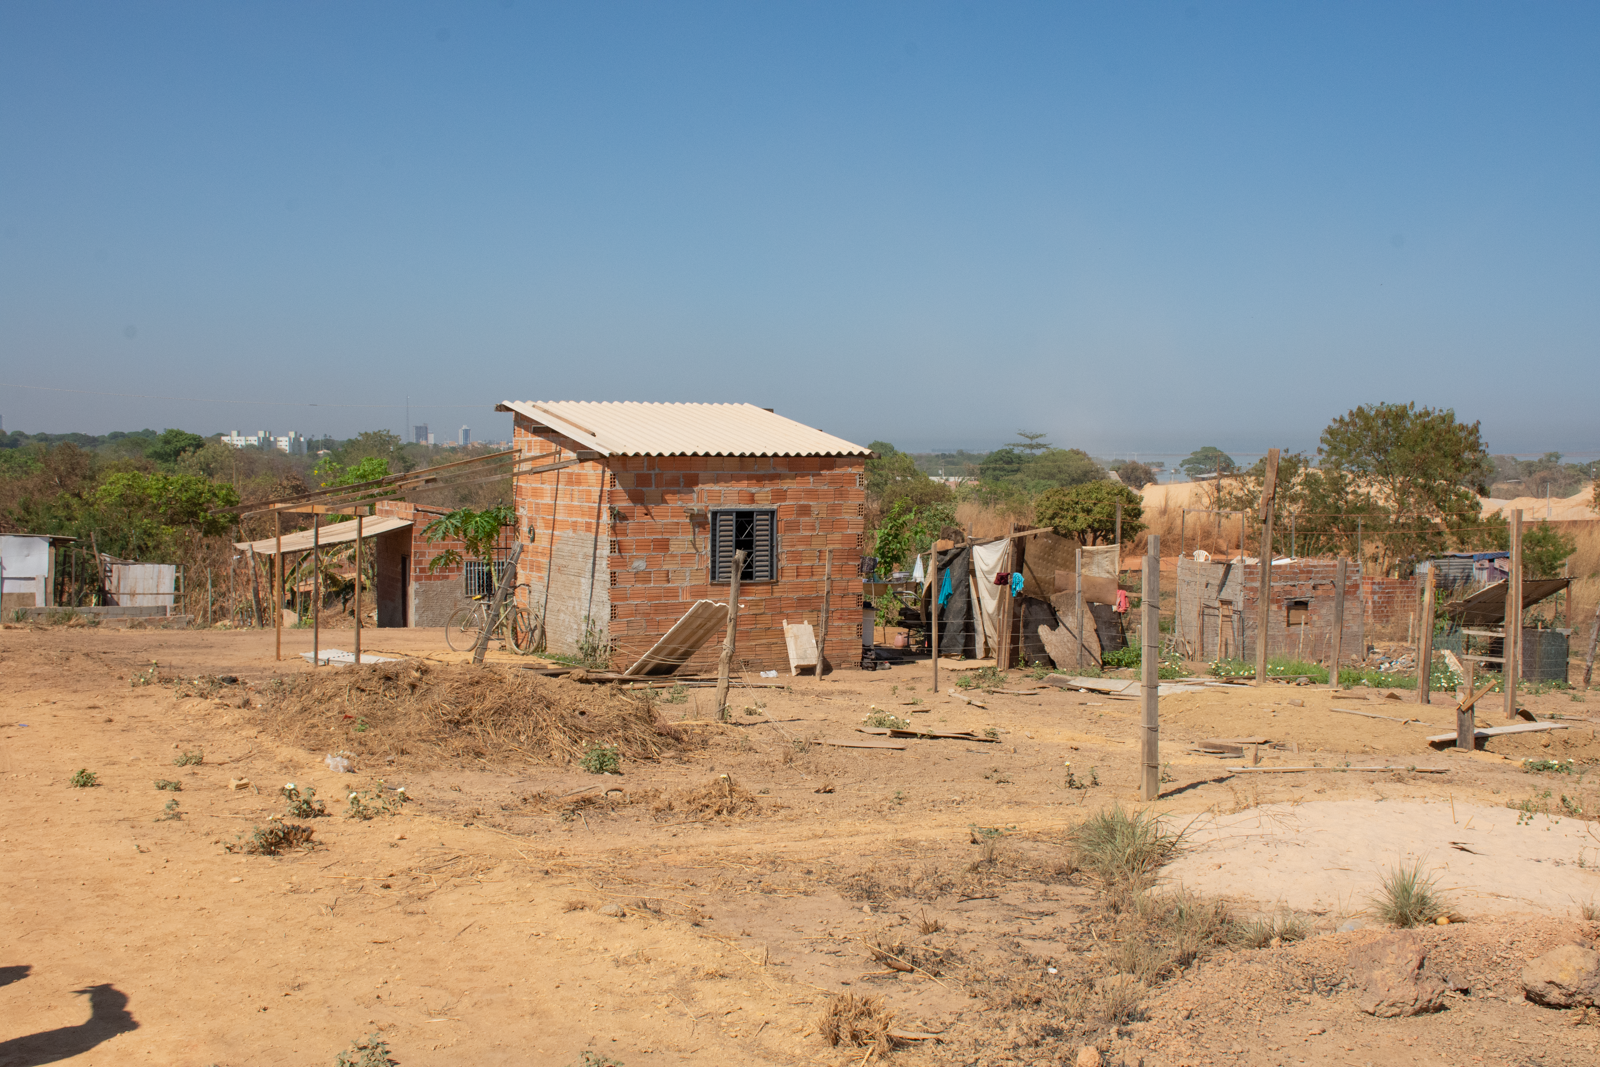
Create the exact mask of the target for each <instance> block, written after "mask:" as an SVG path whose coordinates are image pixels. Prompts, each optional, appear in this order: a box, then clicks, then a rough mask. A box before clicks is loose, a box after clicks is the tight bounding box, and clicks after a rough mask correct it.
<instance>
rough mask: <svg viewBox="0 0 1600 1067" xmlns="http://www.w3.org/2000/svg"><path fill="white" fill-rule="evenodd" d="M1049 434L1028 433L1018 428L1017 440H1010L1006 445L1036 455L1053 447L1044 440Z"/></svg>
mask: <svg viewBox="0 0 1600 1067" xmlns="http://www.w3.org/2000/svg"><path fill="white" fill-rule="evenodd" d="M1049 436H1050V435H1049V434H1047V433H1029V432H1028V431H1026V430H1018V431H1017V437H1018V438H1019V440H1016V441H1012V442H1011V443H1010V444H1009V445H1006V447H1007V448H1019V449H1021V450H1022V451H1024V452H1026V453H1028V454H1029V455H1037V454H1039V453H1040V452H1045V451H1048V450H1049V449H1052V448H1054V447H1055V446H1054V445H1052V444H1050V443H1049V442H1048V441H1046V440H1045V438H1046V437H1049Z"/></svg>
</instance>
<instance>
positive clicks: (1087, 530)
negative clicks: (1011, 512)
mask: <svg viewBox="0 0 1600 1067" xmlns="http://www.w3.org/2000/svg"><path fill="white" fill-rule="evenodd" d="M1118 503H1121V504H1122V537H1123V540H1125V541H1127V540H1131V539H1132V538H1133V537H1134V536H1135V535H1136V534H1138V533H1139V532H1140V531H1142V530H1143V529H1144V523H1142V522H1140V521H1139V520H1140V518H1141V516H1143V514H1144V509H1143V507H1142V505H1141V503H1140V500H1139V494H1138V493H1135V492H1134V491H1133V490H1131V489H1129V488H1128V487H1127V486H1125V485H1118V484H1117V483H1116V482H1113V481H1110V480H1109V479H1107V480H1102V481H1097V482H1085V483H1084V484H1082V485H1074V486H1071V487H1070V488H1062V487H1057V488H1054V489H1046V490H1045V491H1044V492H1042V493H1040V494H1039V499H1038V500H1036V501H1035V502H1034V505H1033V518H1034V522H1036V523H1037V524H1038V525H1040V526H1049V527H1051V528H1053V529H1054V530H1055V532H1056V533H1058V534H1060V535H1061V536H1062V537H1072V538H1076V539H1077V540H1078V541H1081V542H1082V543H1083V544H1086V545H1099V544H1109V543H1110V542H1111V540H1112V539H1113V538H1114V537H1115V536H1116V527H1117V504H1118Z"/></svg>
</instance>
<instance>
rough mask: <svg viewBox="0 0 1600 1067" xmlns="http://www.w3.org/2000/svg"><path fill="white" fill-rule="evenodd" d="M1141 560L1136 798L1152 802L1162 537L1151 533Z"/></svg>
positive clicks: (1156, 778) (1157, 789) (1157, 767)
mask: <svg viewBox="0 0 1600 1067" xmlns="http://www.w3.org/2000/svg"><path fill="white" fill-rule="evenodd" d="M1146 545H1147V546H1148V547H1147V549H1146V551H1145V557H1144V582H1143V585H1142V588H1143V596H1142V599H1143V603H1142V604H1141V605H1140V606H1141V608H1142V609H1143V612H1144V623H1143V625H1142V626H1141V627H1140V630H1141V631H1142V632H1141V633H1140V634H1139V640H1140V642H1141V643H1142V644H1143V646H1144V647H1143V649H1142V651H1141V654H1140V656H1141V666H1142V667H1143V671H1142V673H1143V675H1144V714H1143V716H1142V718H1141V721H1140V737H1139V742H1140V743H1139V764H1140V767H1139V769H1140V776H1139V796H1140V798H1141V799H1143V800H1146V801H1150V800H1155V799H1156V798H1157V797H1159V796H1160V795H1161V696H1160V691H1161V673H1160V671H1161V538H1160V536H1159V535H1157V534H1151V535H1150V536H1149V538H1148V539H1147V541H1146Z"/></svg>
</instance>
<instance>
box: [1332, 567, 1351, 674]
mask: <svg viewBox="0 0 1600 1067" xmlns="http://www.w3.org/2000/svg"><path fill="white" fill-rule="evenodd" d="M1349 562H1350V561H1349V560H1347V559H1345V558H1344V557H1343V556H1340V557H1339V563H1338V565H1337V566H1336V567H1335V568H1334V572H1333V656H1332V657H1331V658H1330V659H1329V660H1328V688H1330V689H1338V688H1339V661H1340V659H1341V658H1342V657H1343V656H1344V584H1345V582H1346V581H1348V580H1349V570H1348V566H1349Z"/></svg>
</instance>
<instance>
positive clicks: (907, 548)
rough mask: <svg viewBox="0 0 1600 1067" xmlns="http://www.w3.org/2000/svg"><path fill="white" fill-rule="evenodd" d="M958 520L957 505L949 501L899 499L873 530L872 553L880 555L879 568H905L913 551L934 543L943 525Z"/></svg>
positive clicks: (890, 571) (889, 570) (886, 571)
mask: <svg viewBox="0 0 1600 1067" xmlns="http://www.w3.org/2000/svg"><path fill="white" fill-rule="evenodd" d="M954 522H955V508H954V506H953V505H951V504H950V503H948V502H943V503H938V502H936V503H931V504H924V505H921V506H917V505H915V504H912V503H911V502H910V501H909V500H905V499H901V500H898V501H896V502H895V503H894V505H893V506H892V507H890V509H889V510H888V511H887V512H886V513H885V514H884V516H883V518H882V519H881V520H879V522H878V527H877V529H876V530H875V531H874V533H873V549H872V554H873V555H874V556H876V557H877V559H878V572H879V573H881V574H893V573H894V572H895V571H898V570H904V569H905V567H906V564H908V563H909V562H910V560H911V557H912V556H913V555H916V554H917V553H919V552H922V551H924V550H925V549H927V547H928V546H929V545H931V544H932V543H933V541H934V539H935V538H936V537H937V536H938V534H939V530H940V528H941V527H943V526H949V525H952V524H953V523H954Z"/></svg>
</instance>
